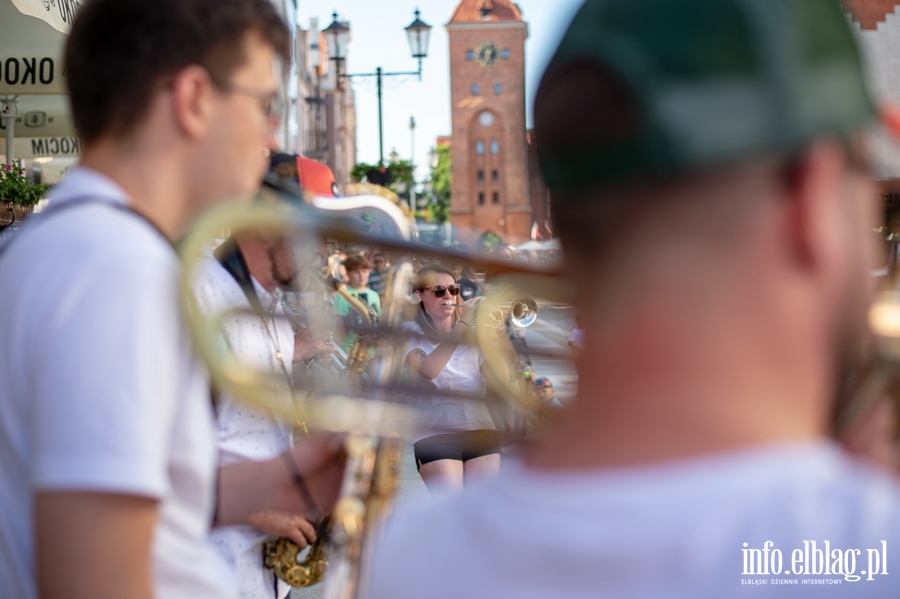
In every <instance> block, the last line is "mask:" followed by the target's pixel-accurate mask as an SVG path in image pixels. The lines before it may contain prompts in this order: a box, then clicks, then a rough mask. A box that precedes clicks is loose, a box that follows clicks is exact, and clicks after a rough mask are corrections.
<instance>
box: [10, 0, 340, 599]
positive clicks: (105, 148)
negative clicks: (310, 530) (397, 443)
mask: <svg viewBox="0 0 900 599" xmlns="http://www.w3.org/2000/svg"><path fill="white" fill-rule="evenodd" d="M289 40H290V36H289V34H288V31H287V30H286V28H285V25H284V23H283V22H282V21H281V19H280V18H279V17H278V15H277V13H276V12H275V9H274V7H273V6H272V5H271V3H269V2H267V1H266V0H219V1H217V2H215V3H210V2H208V1H206V0H155V1H153V2H146V1H145V0H93V1H91V2H86V3H85V4H84V6H83V7H82V8H81V10H80V12H79V14H78V16H77V18H76V19H75V23H74V24H73V26H72V31H71V34H70V36H69V38H68V41H67V48H66V61H65V70H64V72H65V75H66V80H67V83H68V86H69V91H70V102H71V106H72V114H73V118H74V123H75V128H76V129H77V130H78V133H79V137H80V138H81V141H82V144H83V154H82V158H81V162H80V165H79V166H78V167H77V168H76V169H75V170H74V171H73V172H72V173H71V174H70V175H68V176H67V178H66V179H64V180H63V182H61V183H60V184H59V185H58V186H57V187H56V188H55V189H54V190H53V193H52V194H51V196H50V203H49V207H48V208H47V209H46V210H45V211H44V212H43V213H41V214H40V215H38V216H37V217H35V218H34V219H33V220H32V221H31V222H28V223H26V224H25V225H24V226H23V227H22V229H20V231H19V232H18V233H17V234H16V235H14V236H13V237H11V238H9V239H8V240H7V241H6V242H5V244H4V245H3V246H2V248H0V280H2V281H3V284H2V285H0V311H2V313H3V315H4V317H3V318H2V319H0V381H2V382H3V383H2V385H0V497H2V499H0V596H2V597H4V598H7V597H9V598H10V599H13V598H15V599H37V597H41V598H42V599H61V598H66V599H75V598H78V599H113V598H116V599H119V598H124V597H128V598H130V599H150V598H151V597H153V598H156V599H199V598H207V599H227V598H229V597H233V596H234V592H235V583H234V581H233V580H232V578H231V577H230V576H229V575H228V572H227V571H226V570H225V569H224V568H223V567H222V564H221V563H220V561H219V560H217V559H216V556H215V553H214V551H213V550H212V545H211V543H210V541H209V531H210V527H211V526H212V525H213V523H215V524H217V525H230V524H241V523H246V522H248V521H250V520H251V519H252V518H253V517H254V514H259V513H261V512H264V511H266V510H269V509H276V510H283V511H288V512H294V513H299V514H304V513H307V512H308V511H311V510H312V509H313V507H312V506H309V505H307V503H306V502H305V501H304V499H303V495H302V494H301V493H300V492H299V489H298V488H297V485H295V481H296V480H298V479H300V478H302V479H305V481H306V485H307V487H308V491H309V492H310V493H311V497H312V498H313V500H314V502H315V503H317V504H318V506H317V507H318V508H319V509H321V510H325V509H328V506H329V504H330V503H331V502H332V501H333V500H334V495H335V494H336V489H337V486H338V484H339V480H340V476H341V473H340V469H339V468H338V467H337V466H336V465H334V463H333V459H332V458H331V457H330V456H331V452H330V451H329V450H328V449H327V447H326V446H325V444H324V443H322V442H312V443H309V444H304V445H301V446H298V447H296V448H294V449H293V450H292V454H293V455H292V456H289V457H293V458H294V460H293V461H289V460H283V459H280V458H276V459H270V460H267V461H258V462H247V463H242V464H235V465H231V466H228V467H223V468H219V469H217V464H216V447H215V435H214V426H213V419H212V409H211V402H210V389H209V383H208V380H207V377H206V375H205V372H204V370H203V368H202V366H201V365H200V364H199V363H198V359H197V357H196V355H195V353H194V351H193V350H192V347H191V345H190V343H189V340H188V338H187V335H186V332H185V331H186V329H185V327H184V326H183V322H182V319H181V313H180V309H179V306H180V300H179V296H180V290H179V275H180V264H179V261H178V257H177V255H176V253H175V250H174V248H173V247H172V243H173V242H174V241H175V240H176V239H178V238H179V237H180V236H181V235H183V234H184V232H185V229H186V228H187V226H188V225H189V224H190V222H191V221H192V220H193V219H194V218H195V217H196V216H197V215H198V214H199V213H200V212H201V211H202V210H203V209H205V208H207V207H209V206H210V205H213V204H215V203H218V202H220V201H222V200H223V199H227V198H241V197H246V196H249V195H250V194H252V193H253V192H254V191H255V189H256V188H257V185H258V182H259V180H260V179H261V177H262V174H263V172H264V171H265V168H266V158H265V152H266V150H267V148H269V147H271V145H272V143H273V140H272V135H271V131H272V127H273V124H274V121H273V119H272V117H273V115H274V114H275V111H276V109H277V104H276V102H275V100H276V99H277V98H278V97H280V96H279V94H280V91H279V79H280V77H279V69H278V68H277V65H278V63H279V61H282V60H284V61H286V60H289V59H290V55H291V50H290V42H289Z"/></svg>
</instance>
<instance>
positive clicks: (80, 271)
mask: <svg viewBox="0 0 900 599" xmlns="http://www.w3.org/2000/svg"><path fill="white" fill-rule="evenodd" d="M50 198H51V199H50V203H49V206H50V207H51V209H54V210H55V209H56V208H53V207H54V206H56V205H60V204H63V203H65V202H70V201H82V200H84V199H96V200H98V201H99V202H105V203H106V205H104V204H99V203H98V204H91V205H84V206H78V207H71V208H66V209H63V212H61V213H59V214H48V215H38V216H36V217H35V219H34V222H32V223H26V225H25V226H24V227H23V228H22V230H21V231H20V233H19V234H18V236H17V237H15V238H13V240H12V244H11V245H10V246H9V248H8V250H7V251H6V252H5V253H4V254H3V255H2V256H0V281H2V285H0V313H2V314H3V317H2V318H0V381H2V384H0V591H2V593H0V594H2V596H3V597H10V598H12V597H15V598H16V599H36V597H37V590H36V584H35V562H34V550H35V548H34V538H33V533H32V527H33V502H34V496H35V493H36V492H38V491H56V490H59V491H73V490H88V491H98V492H111V493H125V494H131V495H139V496H145V497H153V498H156V499H158V500H159V515H158V522H157V526H156V531H155V537H154V543H153V549H152V551H153V577H154V586H155V592H156V597H158V598H159V599H198V598H210V599H211V598H213V597H215V598H216V599H221V598H223V597H231V596H232V595H231V593H230V592H229V590H228V589H229V588H230V587H231V586H232V584H231V582H232V581H231V580H230V579H229V575H228V572H227V569H226V568H225V567H224V565H223V564H222V563H221V560H219V559H218V557H217V556H216V553H215V550H214V549H213V547H212V544H211V543H210V542H209V538H208V533H209V526H210V522H211V521H212V517H213V509H214V501H215V497H214V491H215V489H214V482H215V474H216V449H215V436H214V427H213V419H212V409H211V406H210V399H209V386H208V383H207V379H206V375H205V370H203V369H202V367H201V366H200V364H199V363H198V358H197V357H196V356H195V353H194V352H193V350H192V348H191V344H190V340H189V339H188V338H187V335H186V334H185V330H186V329H185V327H184V324H183V322H182V317H181V311H180V303H179V283H178V276H179V271H180V265H179V262H178V258H177V256H176V255H175V252H174V251H173V249H172V247H171V246H170V245H169V243H168V242H167V241H166V240H165V239H164V238H163V237H162V235H161V234H160V233H158V232H157V231H156V230H154V229H153V228H152V227H151V225H149V224H148V223H147V222H146V221H144V220H142V219H141V218H139V217H137V216H135V215H134V214H131V213H129V212H127V211H125V210H122V209H119V208H115V207H113V206H110V205H109V204H119V205H124V204H126V203H127V196H126V195H125V192H124V191H123V190H122V189H121V188H120V187H119V186H118V185H116V184H115V183H113V182H112V181H111V180H109V179H107V178H105V177H103V176H102V175H100V174H98V173H96V172H94V171H91V170H88V169H85V168H77V169H75V170H74V171H72V173H71V174H69V176H68V177H67V178H66V179H65V180H64V181H63V182H62V183H60V184H59V186H57V188H56V189H54V191H53V193H52V194H51V196H50ZM45 217H46V220H44V221H43V222H41V221H42V220H43V219H44V218H45Z"/></svg>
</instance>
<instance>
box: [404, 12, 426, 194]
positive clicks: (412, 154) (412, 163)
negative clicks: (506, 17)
mask: <svg viewBox="0 0 900 599" xmlns="http://www.w3.org/2000/svg"><path fill="white" fill-rule="evenodd" d="M418 12H419V11H416V13H418ZM415 23H421V21H419V15H418V14H416V20H415V21H414V22H413V24H415ZM409 27H412V25H410V26H409ZM409 27H407V28H406V29H407V31H408V30H409ZM409 44H410V46H411V45H412V35H410V38H409ZM425 45H426V46H427V45H428V31H427V30H426V31H425ZM409 167H410V169H412V172H411V173H410V175H411V176H412V186H411V187H410V188H409V209H410V210H413V211H414V210H415V209H416V119H415V118H414V117H409Z"/></svg>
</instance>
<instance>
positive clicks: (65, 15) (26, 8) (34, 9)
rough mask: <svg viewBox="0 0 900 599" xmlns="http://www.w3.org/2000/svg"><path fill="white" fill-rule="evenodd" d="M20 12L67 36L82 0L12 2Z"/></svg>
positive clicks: (24, 0)
mask: <svg viewBox="0 0 900 599" xmlns="http://www.w3.org/2000/svg"><path fill="white" fill-rule="evenodd" d="M12 3H13V4H15V5H16V7H17V8H18V9H19V10H20V11H21V12H22V14H26V15H29V16H32V17H37V18H38V19H40V20H42V21H44V22H45V23H47V24H49V25H50V26H51V27H53V28H54V29H56V30H57V31H59V32H60V33H65V34H68V33H69V30H70V29H71V28H72V20H73V19H74V18H75V15H76V14H78V11H79V10H81V5H82V4H84V2H82V0H12Z"/></svg>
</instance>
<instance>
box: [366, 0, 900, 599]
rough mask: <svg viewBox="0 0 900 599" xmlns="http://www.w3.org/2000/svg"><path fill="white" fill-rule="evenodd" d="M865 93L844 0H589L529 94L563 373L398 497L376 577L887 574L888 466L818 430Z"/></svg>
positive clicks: (517, 584)
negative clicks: (866, 459) (516, 445)
mask: <svg viewBox="0 0 900 599" xmlns="http://www.w3.org/2000/svg"><path fill="white" fill-rule="evenodd" d="M873 115H874V109H873V105H872V102H871V99H870V98H869V96H868V95H867V93H866V91H865V89H864V84H863V77H862V74H861V67H860V64H859V57H858V54H857V49H856V47H855V44H854V41H853V38H852V35H851V31H850V28H849V26H848V22H847V19H846V17H845V16H844V14H843V13H842V10H841V8H840V6H839V4H838V2H837V1H836V0H834V1H832V0H821V1H816V2H810V1H807V0H588V1H587V2H586V3H585V4H584V5H583V7H582V9H581V10H580V12H579V13H578V15H577V16H576V17H575V19H574V20H573V22H572V24H571V25H570V27H569V29H568V31H567V33H566V34H565V37H564V39H563V40H562V42H561V44H560V46H559V48H558V50H557V52H556V54H555V56H554V58H553V60H552V61H551V63H550V65H549V67H548V68H547V71H546V72H545V73H544V76H543V79H542V81H541V84H540V88H539V91H538V95H537V99H536V104H535V133H536V139H537V144H538V149H539V156H540V161H541V165H542V168H543V171H544V175H545V178H546V181H547V184H548V185H549V187H550V190H551V197H552V204H551V206H552V211H553V222H554V225H555V230H556V231H557V232H558V233H559V235H560V239H561V241H562V246H563V250H564V252H565V255H566V261H565V268H566V270H567V274H568V275H569V276H570V277H571V278H572V279H573V280H574V281H576V282H577V283H578V285H579V290H578V298H577V301H576V307H577V309H578V314H579V322H580V325H581V327H583V329H584V331H585V341H584V347H583V353H581V354H579V356H578V358H577V364H578V371H579V388H580V391H579V397H578V398H577V399H576V400H574V401H572V402H571V403H568V404H567V405H566V406H565V407H564V408H563V409H562V410H561V414H560V418H559V420H558V421H556V422H555V424H554V425H553V426H551V427H550V428H549V429H548V430H546V431H544V435H543V437H542V438H541V439H539V440H538V441H537V443H536V444H535V446H534V447H533V448H531V450H530V451H528V452H527V453H526V454H525V457H524V460H523V463H522V464H521V465H520V466H518V467H511V468H509V469H508V470H506V471H504V472H502V473H501V475H500V477H499V478H498V479H496V480H493V481H490V482H486V483H483V484H481V485H480V486H478V487H473V488H470V489H468V490H467V491H466V492H464V493H461V494H457V495H452V496H446V497H444V498H441V499H437V500H435V501H433V502H432V503H431V504H429V505H427V506H422V507H421V508H418V509H411V508H410V509H409V511H407V512H406V513H400V514H398V516H397V518H396V519H395V520H394V521H393V522H392V523H391V524H390V525H389V526H388V530H387V531H386V533H385V537H384V539H383V541H382V543H381V545H380V546H379V548H378V550H377V551H376V552H375V555H376V561H375V564H374V566H373V578H372V586H371V594H370V596H369V597H370V599H388V598H390V599H412V598H420V597H429V598H430V599H442V598H448V599H449V598H458V597H466V598H468V599H472V598H495V597H516V598H517V599H524V598H529V597H534V598H538V597H554V598H563V597H570V598H574V597H579V598H581V597H641V598H650V597H685V598H687V597H690V598H720V597H761V596H773V595H777V596H785V597H792V598H794V597H807V596H816V597H819V596H824V595H828V596H841V597H853V598H858V597H896V596H897V594H898V592H900V572H898V566H900V562H898V558H897V557H896V556H897V555H898V551H900V488H898V486H897V484H896V482H895V481H894V479H892V478H890V477H889V476H888V474H887V472H886V471H881V470H877V469H875V468H874V467H872V466H870V465H867V464H864V463H862V462H859V461H855V460H854V459H852V458H850V457H849V456H848V455H846V454H845V453H844V452H843V451H842V450H841V449H840V448H839V447H838V446H837V445H836V444H835V443H834V442H832V441H830V440H829V439H828V438H827V436H826V434H827V431H828V428H829V425H830V414H831V409H832V405H831V403H832V397H833V396H834V392H835V381H838V380H841V378H842V377H841V371H842V369H843V368H844V367H845V366H846V365H847V364H848V363H849V362H851V360H852V358H853V354H854V351H855V348H856V347H858V345H859V341H860V339H861V336H862V334H863V332H864V323H865V313H866V308H867V304H868V299H869V289H868V288H867V287H868V285H869V269H870V267H871V266H872V263H873V262H874V257H875V248H874V247H870V246H869V243H871V239H872V236H871V235H870V233H869V232H870V230H871V228H872V227H873V226H875V205H874V198H875V196H874V193H873V189H872V187H871V185H870V183H869V174H868V172H867V169H866V152H865V147H864V144H863V139H862V135H861V130H862V128H863V127H864V126H865V125H866V124H867V123H868V122H869V121H870V120H871V119H872V118H873ZM804 580H806V581H807V583H808V582H809V580H812V581H813V583H817V584H813V585H808V584H807V583H804ZM782 581H786V583H785V584H789V585H791V588H789V589H787V588H784V587H783V586H782V585H781V584H777V583H780V582H782ZM823 581H824V582H823ZM821 584H828V585H830V588H829V589H827V592H826V591H825V590H823V589H822V588H821V586H820V585H821ZM763 585H764V586H763ZM793 585H797V586H793Z"/></svg>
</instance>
